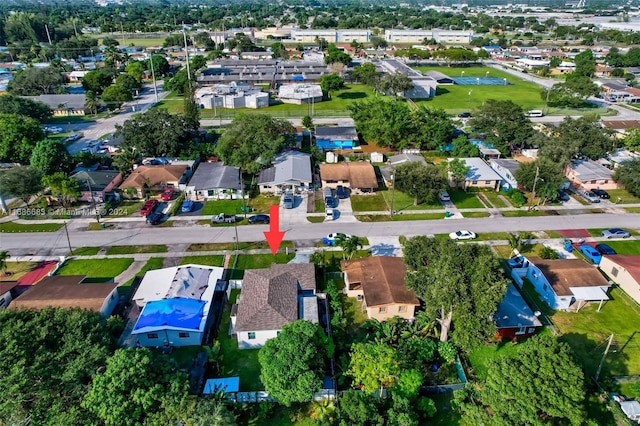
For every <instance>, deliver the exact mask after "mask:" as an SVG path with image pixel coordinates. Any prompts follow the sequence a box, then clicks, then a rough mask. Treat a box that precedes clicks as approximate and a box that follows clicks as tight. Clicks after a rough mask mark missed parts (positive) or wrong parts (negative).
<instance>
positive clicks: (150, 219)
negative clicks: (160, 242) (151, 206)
mask: <svg viewBox="0 0 640 426" xmlns="http://www.w3.org/2000/svg"><path fill="white" fill-rule="evenodd" d="M163 217H164V214H163V213H162V212H154V213H151V214H150V215H149V216H147V223H150V224H151V225H157V224H159V223H160V221H161V220H162V218H163Z"/></svg>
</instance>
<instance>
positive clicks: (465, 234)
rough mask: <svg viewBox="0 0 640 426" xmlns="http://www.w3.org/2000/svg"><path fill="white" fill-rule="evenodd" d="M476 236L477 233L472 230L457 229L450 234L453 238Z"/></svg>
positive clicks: (468, 238)
mask: <svg viewBox="0 0 640 426" xmlns="http://www.w3.org/2000/svg"><path fill="white" fill-rule="evenodd" d="M476 236H477V235H476V233H475V232H471V231H457V232H452V233H450V234H449V238H451V239H452V240H473V239H474V238H476Z"/></svg>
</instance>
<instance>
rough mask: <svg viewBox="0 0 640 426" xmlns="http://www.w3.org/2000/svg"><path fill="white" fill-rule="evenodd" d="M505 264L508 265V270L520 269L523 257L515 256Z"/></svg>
mask: <svg viewBox="0 0 640 426" xmlns="http://www.w3.org/2000/svg"><path fill="white" fill-rule="evenodd" d="M507 264H508V265H509V268H512V269H514V268H522V265H523V264H524V257H523V256H516V257H512V258H511V259H509V260H507Z"/></svg>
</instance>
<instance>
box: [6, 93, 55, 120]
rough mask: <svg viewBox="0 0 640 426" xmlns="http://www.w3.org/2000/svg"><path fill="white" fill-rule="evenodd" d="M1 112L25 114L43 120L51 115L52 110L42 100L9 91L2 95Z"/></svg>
mask: <svg viewBox="0 0 640 426" xmlns="http://www.w3.org/2000/svg"><path fill="white" fill-rule="evenodd" d="M0 114H17V115H24V116H27V117H31V118H33V119H35V120H38V121H42V120H44V119H45V118H49V117H51V110H50V109H49V107H48V106H47V105H45V104H43V103H42V102H38V101H32V100H31V99H27V98H22V97H20V96H16V95H13V94H10V93H8V94H6V95H3V96H0Z"/></svg>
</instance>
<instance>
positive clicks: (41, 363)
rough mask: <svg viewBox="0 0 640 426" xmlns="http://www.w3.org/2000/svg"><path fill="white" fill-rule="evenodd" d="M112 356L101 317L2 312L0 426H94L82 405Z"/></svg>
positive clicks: (63, 312) (69, 311) (46, 311)
mask: <svg viewBox="0 0 640 426" xmlns="http://www.w3.org/2000/svg"><path fill="white" fill-rule="evenodd" d="M110 352H111V340H110V336H109V332H108V329H107V327H106V325H105V320H104V318H103V317H102V316H101V315H100V314H99V313H97V312H90V311H86V310H79V309H50V308H49V309H44V310H40V311H35V310H13V309H9V310H4V311H0V369H2V380H0V395H3V397H2V398H0V423H2V424H34V425H35V424H38V425H63V424H65V425H72V424H88V423H91V421H90V420H91V417H90V416H89V415H88V413H86V412H85V411H84V410H82V409H81V408H80V402H81V400H82V398H83V396H84V395H85V393H86V392H87V389H88V386H89V383H90V382H91V378H92V377H93V376H94V375H95V374H96V371H97V370H99V369H100V368H102V367H103V366H104V365H105V362H106V359H107V357H108V356H109V353H110Z"/></svg>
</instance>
